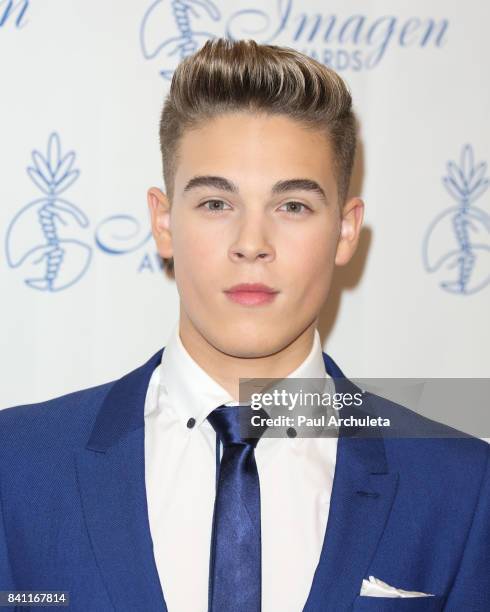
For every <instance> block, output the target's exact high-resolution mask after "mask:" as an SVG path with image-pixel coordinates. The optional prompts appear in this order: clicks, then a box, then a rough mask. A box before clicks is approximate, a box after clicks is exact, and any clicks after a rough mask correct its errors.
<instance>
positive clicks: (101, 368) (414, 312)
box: [0, 0, 490, 408]
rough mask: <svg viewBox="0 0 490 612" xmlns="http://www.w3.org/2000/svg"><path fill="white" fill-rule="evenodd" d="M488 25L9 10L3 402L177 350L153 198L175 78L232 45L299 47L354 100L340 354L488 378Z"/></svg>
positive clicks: (197, 5)
mask: <svg viewBox="0 0 490 612" xmlns="http://www.w3.org/2000/svg"><path fill="white" fill-rule="evenodd" d="M489 24H490V3H487V2H483V1H481V0H468V1H467V2H464V3H461V2H459V1H458V0H446V1H442V0H412V1H410V2H406V1H403V0H371V1H369V0H363V1H360V0H358V1H354V0H352V1H349V0H301V1H299V0H270V1H268V2H264V1H258V0H257V1H255V0H247V1H240V0H234V1H233V2H228V1H225V0H131V1H129V2H124V3H122V2H118V1H116V0H105V1H104V2H87V0H23V1H22V0H11V1H7V0H0V58H1V61H0V83H1V97H0V109H1V113H0V123H1V137H0V162H1V166H0V168H1V181H0V201H1V207H0V229H1V241H2V258H1V265H0V283H1V315H2V316H1V327H2V329H1V336H2V347H1V372H2V385H1V392H0V393H1V396H0V407H1V408H5V407H8V406H12V405H15V404H21V403H31V402H36V401H40V400H44V399H49V398H51V397H55V396H58V395H61V394H63V393H67V392H70V391H75V390H78V389H81V388H85V387H88V386H92V385H96V384H100V383H103V382H106V381H108V380H111V379H114V378H116V377H119V376H122V375H123V374H125V373H126V372H128V371H129V370H131V369H133V368H135V367H137V366H138V365H140V364H141V363H143V361H146V360H147V359H148V358H149V357H150V356H151V355H152V354H153V353H154V352H155V351H156V350H158V349H159V348H160V347H161V346H164V345H165V343H166V341H167V338H168V336H169V333H170V331H171V330H172V328H173V326H174V325H175V324H176V321H177V320H178V306H179V301H178V293H177V289H176V286H175V283H174V281H173V280H172V279H171V278H169V277H168V276H167V275H166V274H165V273H164V271H163V270H162V267H161V262H160V260H159V257H158V256H157V253H156V249H155V247H154V244H153V239H152V236H151V233H150V222H149V213H148V208H147V203H146V191H147V189H148V188H149V187H150V186H157V187H160V188H162V189H163V188H164V186H163V178H162V174H161V160H160V152H159V143H158V122H159V114H160V111H161V107H162V104H163V100H164V97H165V95H166V93H167V92H168V89H169V86H170V81H171V78H172V74H173V71H174V70H175V67H176V66H177V64H178V63H179V61H180V60H181V59H183V58H184V57H186V56H188V55H189V54H191V53H193V52H195V51H196V50H198V49H199V48H200V47H201V46H202V45H203V44H204V42H205V41H206V40H207V39H209V38H213V37H217V36H220V37H229V38H233V39H240V38H253V39H255V40H256V41H257V42H260V43H267V44H274V45H284V46H289V47H294V48H295V49H298V50H300V51H302V52H304V53H306V54H308V55H310V56H312V57H314V58H316V59H318V60H319V61H320V62H322V63H324V64H326V65H329V66H331V67H332V68H334V69H335V70H337V71H338V72H339V73H340V74H341V76H342V77H343V78H344V79H345V80H346V82H347V84H348V86H349V88H350V89H351V92H352V95H353V100H354V106H355V111H356V114H357V116H358V119H359V124H360V132H359V150H358V155H357V159H356V166H355V175H354V177H353V181H352V187H351V192H352V195H360V196H361V197H362V198H363V199H364V201H365V205H366V209H365V222H364V229H363V233H362V236H361V241H360V245H359V250H358V253H357V254H356V256H355V258H354V259H353V260H352V262H351V264H350V265H349V266H347V267H345V268H341V269H338V270H337V272H336V277H335V280H334V284H333V287H332V291H331V295H330V297H329V300H328V303H327V305H326V307H325V309H324V312H323V313H322V316H321V320H320V332H321V337H322V341H323V346H324V350H326V351H327V352H329V353H330V354H331V355H332V357H333V358H334V359H335V360H336V361H337V363H338V364H339V365H340V367H341V368H342V369H343V370H344V372H345V373H346V375H348V376H352V377H385V378H389V377H399V378H401V377H425V378H427V377H448V378H455V377H456V378H457V377H467V378H468V377H481V378H485V377H489V375H490V324H489V315H490V308H489V307H490V286H489V285H490V189H489V188H488V187H489V179H490V169H489V168H488V162H489V161H490V127H489V118H490V117H489V115H490V78H489V74H488V58H489V56H490V39H489V37H488V28H489Z"/></svg>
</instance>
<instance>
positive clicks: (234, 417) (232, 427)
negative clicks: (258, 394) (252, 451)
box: [208, 405, 268, 448]
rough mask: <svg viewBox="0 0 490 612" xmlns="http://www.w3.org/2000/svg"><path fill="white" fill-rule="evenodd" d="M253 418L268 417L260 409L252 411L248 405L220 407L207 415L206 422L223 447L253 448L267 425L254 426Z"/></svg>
mask: <svg viewBox="0 0 490 612" xmlns="http://www.w3.org/2000/svg"><path fill="white" fill-rule="evenodd" d="M254 416H255V417H257V416H258V417H267V416H268V415H267V413H266V412H265V411H264V410H263V409H262V408H261V409H260V410H252V408H251V407H250V406H248V405H240V406H220V407H219V408H215V409H214V410H213V411H212V412H211V413H210V414H209V415H208V421H209V422H210V423H211V425H212V427H213V429H214V431H215V432H216V433H217V434H218V436H219V439H220V440H221V443H222V444H223V446H224V447H226V446H231V445H232V444H241V445H244V444H248V445H250V446H253V447H254V448H255V447H256V446H257V442H258V441H259V438H260V436H261V435H262V434H263V433H264V431H265V430H266V429H267V425H261V424H257V425H254V422H253V421H252V417H254ZM259 423H260V422H259ZM242 432H243V434H244V435H242Z"/></svg>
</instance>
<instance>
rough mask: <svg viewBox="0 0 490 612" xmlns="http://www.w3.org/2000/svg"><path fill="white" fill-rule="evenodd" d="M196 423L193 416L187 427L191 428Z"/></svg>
mask: <svg viewBox="0 0 490 612" xmlns="http://www.w3.org/2000/svg"><path fill="white" fill-rule="evenodd" d="M195 424H196V419H194V418H193V417H191V418H190V419H189V420H188V421H187V427H188V428H189V429H192V428H193V427H194V425H195Z"/></svg>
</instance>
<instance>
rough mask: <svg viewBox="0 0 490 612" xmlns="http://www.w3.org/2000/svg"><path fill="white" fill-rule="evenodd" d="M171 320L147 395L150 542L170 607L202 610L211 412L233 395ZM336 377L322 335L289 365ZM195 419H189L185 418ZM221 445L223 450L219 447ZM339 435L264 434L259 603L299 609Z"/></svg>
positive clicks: (270, 608) (211, 485) (316, 550)
mask: <svg viewBox="0 0 490 612" xmlns="http://www.w3.org/2000/svg"><path fill="white" fill-rule="evenodd" d="M178 330H179V326H178V324H177V325H176V326H175V328H174V330H173V332H172V334H171V337H170V339H169V341H168V343H167V344H166V346H165V350H164V352H163V356H162V362H161V364H160V365H159V366H158V367H157V368H156V369H155V370H154V372H153V375H152V377H151V380H150V383H149V387H148V392H147V396H146V403H145V483H146V494H147V500H148V514H149V522H150V531H151V537H152V540H153V551H154V556H155V561H156V565H157V570H158V574H159V577H160V583H161V585H162V590H163V594H164V597H165V601H166V603H167V607H168V609H169V612H206V611H207V607H208V579H209V555H210V543H211V529H212V518H213V506H214V499H215V493H216V433H215V431H214V430H213V428H212V427H211V425H210V423H209V422H208V421H207V416H208V415H209V414H210V413H211V412H212V411H213V410H214V409H215V408H217V407H218V406H221V405H223V404H226V405H236V404H237V402H236V401H234V399H233V397H231V396H230V395H229V393H228V392H227V391H226V390H225V389H223V387H221V385H219V384H218V383H217V382H216V381H215V380H214V379H213V378H211V377H210V376H209V375H208V374H207V373H206V372H205V371H204V370H203V369H202V368H201V367H200V366H199V365H198V364H197V363H196V362H195V361H194V360H193V359H192V357H191V356H190V354H189V353H188V352H187V350H186V349H185V348H184V345H183V344H182V341H181V339H180V336H179V331H178ZM289 377H294V378H330V377H329V376H328V374H327V373H326V371H325V364H324V361H323V356H322V346H321V342H320V336H319V333H318V331H317V330H315V336H314V342H313V346H312V349H311V351H310V353H309V355H308V356H307V357H306V359H305V360H304V361H303V363H302V364H301V365H300V366H299V367H298V368H297V369H296V370H295V371H294V372H292V373H291V374H290V375H289V376H288V378H289ZM191 417H192V418H194V419H195V421H196V422H195V425H194V426H193V427H192V428H189V427H188V426H187V422H188V420H189V419H190V418H191ZM221 454H222V450H221ZM336 454H337V437H331V438H325V437H324V438H300V437H299V436H298V437H296V438H284V437H281V438H277V437H276V438H272V437H269V438H267V437H262V438H261V440H259V443H258V444H257V447H256V449H255V459H256V463H257V470H258V474H259V481H260V505H261V537H262V612H276V611H277V610H281V612H300V611H301V610H302V609H303V607H304V605H305V603H306V600H307V597H308V594H309V592H310V589H311V584H312V580H313V576H314V573H315V569H316V567H317V565H318V561H319V558H320V552H321V548H322V544H323V539H324V534H325V528H326V524H327V518H328V512H329V508H330V495H331V490H332V483H333V477H334V472H335V461H336Z"/></svg>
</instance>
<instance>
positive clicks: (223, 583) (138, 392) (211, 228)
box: [0, 39, 490, 612]
mask: <svg viewBox="0 0 490 612" xmlns="http://www.w3.org/2000/svg"><path fill="white" fill-rule="evenodd" d="M160 136H161V146H162V155H163V171H164V178H165V185H166V191H167V193H166V194H164V193H162V192H161V191H160V190H159V189H156V188H152V189H150V190H149V192H148V205H149V210H150V214H151V225H152V231H153V236H154V239H155V242H156V245H157V248H158V251H159V253H160V255H161V256H162V257H163V258H164V259H165V260H168V261H170V262H171V265H172V266H173V269H174V273H175V279H176V284H177V289H178V291H179V295H180V320H179V323H178V325H176V326H175V328H174V330H173V333H172V335H171V337H170V340H169V342H168V343H167V345H166V346H165V347H163V348H162V349H161V350H159V351H158V352H157V353H156V354H155V355H153V356H152V357H151V358H150V359H149V360H148V361H147V362H146V363H144V364H143V365H141V366H140V367H138V368H137V369H135V370H133V371H132V372H130V373H128V374H126V375H125V376H123V377H122V378H120V379H119V380H116V381H111V382H108V383H106V384H104V385H100V386H97V387H93V388H90V389H85V390H82V391H78V392H75V393H71V394H68V395H65V396H63V397H60V398H56V399H53V400H50V401H47V402H43V403H41V404H36V405H31V406H18V407H13V408H9V409H7V410H3V411H2V412H0V427H1V428H0V494H1V506H0V508H1V510H2V515H1V516H0V590H14V589H16V590H24V591H27V590H37V591H39V590H48V589H49V590H59V591H68V592H69V594H70V609H71V610H76V611H84V612H85V611H90V612H99V611H100V612H106V611H108V610H117V611H118V612H119V611H128V612H134V611H140V610H141V611H142V612H143V611H144V612H153V611H155V612H156V611H158V610H166V609H168V610H169V611H170V612H174V611H175V612H193V611H196V612H197V611H199V612H204V611H205V610H207V609H209V610H212V611H213V612H218V611H219V612H228V611H229V612H258V611H260V610H262V611H263V612H273V611H276V610H280V611H281V612H289V611H290V612H297V611H298V612H299V611H300V610H306V611H322V612H323V611H329V612H341V611H343V610H372V611H375V610H376V611H383V610H386V611H388V610H414V611H415V610H421V611H422V610H425V611H427V610H433V611H435V610H445V611H446V612H461V611H463V610H465V611H472V612H479V611H481V612H483V611H484V610H488V609H490V583H489V577H490V474H489V446H488V445H487V444H486V443H485V442H483V441H481V440H478V439H476V438H470V437H464V436H463V435H461V437H425V438H424V437H411V438H405V439H396V438H393V437H386V438H385V439H383V437H381V436H376V437H371V438H369V437H363V436H359V437H356V436H352V435H350V434H349V433H348V432H346V430H345V428H343V427H341V428H340V431H339V436H338V437H337V436H332V437H303V438H302V437H300V436H297V435H295V434H296V433H297V432H296V431H295V430H294V428H288V436H286V437H268V436H267V435H266V434H265V433H264V432H263V430H261V433H262V434H263V435H262V436H261V437H260V436H257V437H255V438H254V439H252V438H250V437H244V436H242V435H241V431H240V430H239V428H238V427H237V417H238V413H239V412H240V413H241V411H243V410H244V408H242V407H238V406H237V405H238V403H239V397H240V394H239V379H240V378H242V379H251V380H253V379H256V378H272V379H293V378H301V379H321V378H323V379H325V380H326V382H329V381H330V382H333V383H334V385H335V388H336V389H337V388H339V389H346V388H347V389H349V388H352V387H353V385H352V384H351V383H349V381H348V379H346V378H345V377H344V375H343V374H342V372H341V370H340V369H339V367H338V366H337V365H336V364H335V362H334V361H333V359H332V358H331V357H330V356H328V355H327V354H325V353H323V352H322V349H321V344H320V339H319V334H318V331H317V322H318V316H319V313H320V310H321V308H322V307H323V305H324V303H325V301H326V298H327V295H328V292H329V287H330V283H331V278H332V274H333V271H334V267H335V266H336V265H344V264H346V263H347V262H348V261H349V260H350V258H351V257H352V255H353V253H354V251H355V248H356V245H357V242H358V237H359V232H360V227H361V223H362V217H363V202H362V201H361V200H360V199H359V198H357V197H354V198H351V199H348V198H347V189H348V185H349V178H350V174H351V170H352V163H353V159H354V152H355V123H354V117H353V114H352V111H351V99H350V95H349V93H348V91H347V89H346V87H345V85H344V83H343V82H342V80H341V79H340V77H339V76H338V75H337V74H335V73H334V72H333V71H331V70H329V69H327V68H326V67H324V66H322V65H321V64H319V63H317V62H315V61H314V60H312V59H311V58H308V57H306V56H304V55H302V54H300V53H297V52H295V51H294V50H292V49H285V48H280V47H273V46H264V45H257V44H256V43H254V42H253V41H238V42H235V43H232V42H230V41H226V40H222V39H218V40H213V41H208V42H207V43H206V44H205V45H204V47H203V48H202V49H201V50H200V51H198V52H197V53H196V54H194V55H193V56H191V57H188V58H187V59H185V60H184V61H183V62H182V63H181V64H180V65H179V67H178V68H177V70H176V72H175V75H174V78H173V81H172V86H171V90H170V94H169V96H168V98H167V100H166V102H165V105H164V109H163V113H162V118H161V130H160ZM352 348H353V350H355V347H352ZM372 399H373V400H374V402H373V406H376V405H377V404H376V401H375V400H376V398H374V396H373V398H372ZM343 410H345V408H344V409H343ZM395 410H396V407H395V406H393V411H395ZM403 414H404V415H405V418H407V419H408V423H409V426H410V427H412V426H413V428H414V431H415V430H416V429H417V428H418V427H419V428H420V429H422V426H423V424H424V422H425V421H426V420H424V419H422V417H420V416H417V415H416V414H415V413H413V412H410V411H406V410H405V412H404V413H403ZM447 430H448V428H446V429H445V428H444V427H443V426H440V429H438V430H437V431H438V433H441V432H444V431H447ZM402 599H403V601H402Z"/></svg>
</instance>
